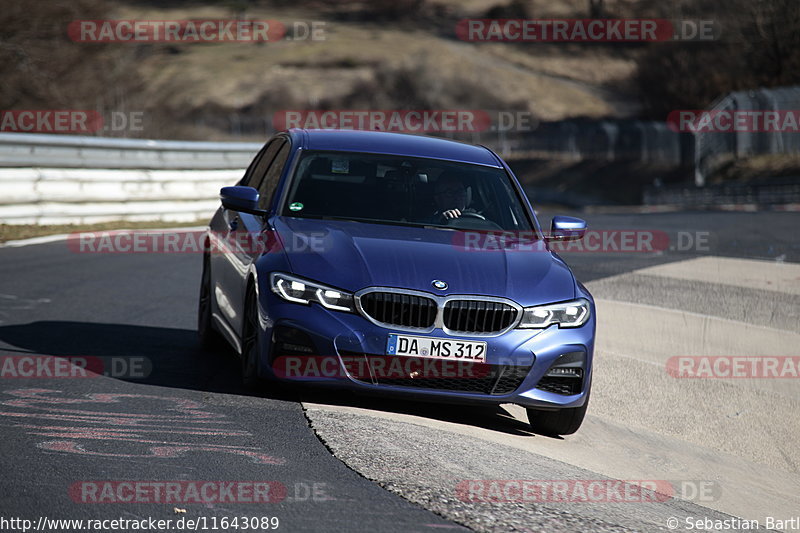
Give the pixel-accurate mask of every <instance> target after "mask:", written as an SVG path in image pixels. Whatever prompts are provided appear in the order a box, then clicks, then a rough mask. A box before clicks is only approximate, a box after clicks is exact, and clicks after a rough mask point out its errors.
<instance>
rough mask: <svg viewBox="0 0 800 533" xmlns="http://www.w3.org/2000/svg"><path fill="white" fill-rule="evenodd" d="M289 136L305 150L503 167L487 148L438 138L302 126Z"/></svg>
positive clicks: (290, 131) (290, 132)
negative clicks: (302, 127)
mask: <svg viewBox="0 0 800 533" xmlns="http://www.w3.org/2000/svg"><path fill="white" fill-rule="evenodd" d="M289 135H290V136H291V137H292V138H293V140H294V141H295V143H297V144H300V145H301V146H302V147H303V148H304V149H306V150H321V151H323V150H324V151H340V152H366V153H377V154H390V155H400V156H409V157H423V158H429V159H445V160H449V161H458V162H462V163H473V164H477V165H486V166H491V167H498V168H499V167H501V164H500V162H499V160H498V158H497V156H495V155H494V154H493V153H492V152H491V151H490V150H489V149H488V148H485V147H483V146H475V145H472V144H467V143H462V142H457V141H450V140H447V139H439V138H436V137H426V136H422V135H407V134H403V133H388V132H385V131H360V130H303V129H291V130H289Z"/></svg>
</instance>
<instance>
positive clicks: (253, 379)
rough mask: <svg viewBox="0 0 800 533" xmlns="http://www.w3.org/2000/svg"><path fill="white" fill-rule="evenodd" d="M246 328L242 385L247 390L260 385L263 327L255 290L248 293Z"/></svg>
mask: <svg viewBox="0 0 800 533" xmlns="http://www.w3.org/2000/svg"><path fill="white" fill-rule="evenodd" d="M245 301H246V304H245V315H244V327H243V329H242V384H243V385H244V386H245V387H247V388H250V389H251V388H255V387H256V386H257V385H258V382H259V378H258V351H259V342H258V340H259V338H260V336H261V334H260V333H261V327H260V326H259V321H258V302H257V300H256V293H255V291H254V290H248V291H247V299H246V300H245Z"/></svg>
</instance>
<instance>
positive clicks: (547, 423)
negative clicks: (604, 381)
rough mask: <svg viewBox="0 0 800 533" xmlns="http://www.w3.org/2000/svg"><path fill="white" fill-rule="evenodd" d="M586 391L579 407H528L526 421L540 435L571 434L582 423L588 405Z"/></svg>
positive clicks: (587, 392) (587, 393)
mask: <svg viewBox="0 0 800 533" xmlns="http://www.w3.org/2000/svg"><path fill="white" fill-rule="evenodd" d="M590 390H591V389H587V391H586V401H585V402H584V403H583V405H582V406H580V407H569V408H566V409H558V410H557V411H545V410H544V409H535V408H531V407H529V408H528V409H527V411H528V422H529V423H530V425H531V428H532V429H533V431H534V432H535V433H539V434H541V435H572V434H573V433H575V432H576V431H578V428H580V427H581V424H582V423H583V418H584V417H585V416H586V409H587V408H588V407H589V391H590Z"/></svg>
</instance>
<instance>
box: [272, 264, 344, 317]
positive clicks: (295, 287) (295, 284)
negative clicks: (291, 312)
mask: <svg viewBox="0 0 800 533" xmlns="http://www.w3.org/2000/svg"><path fill="white" fill-rule="evenodd" d="M269 281H270V287H271V288H272V292H274V293H275V294H277V295H278V296H280V297H281V298H283V299H284V300H286V301H288V302H294V303H298V304H310V303H311V302H317V303H318V304H320V305H322V306H323V307H325V308H327V309H333V310H335V311H348V312H351V313H355V312H356V308H355V303H354V299H353V295H352V294H350V293H349V292H344V291H340V290H339V289H334V288H333V287H328V286H326V285H322V284H321V283H317V282H315V281H309V280H307V279H303V278H298V277H297V276H291V275H289V274H284V273H282V272H273V273H272V274H270V277H269Z"/></svg>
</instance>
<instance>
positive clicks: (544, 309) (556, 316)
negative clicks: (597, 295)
mask: <svg viewBox="0 0 800 533" xmlns="http://www.w3.org/2000/svg"><path fill="white" fill-rule="evenodd" d="M590 314H591V307H590V306H589V300H586V299H585V298H579V299H577V300H573V301H571V302H564V303H560V304H551V305H538V306H536V307H526V308H525V309H524V310H523V313H522V321H521V322H520V323H519V326H517V327H518V328H546V327H547V326H549V325H551V324H558V327H560V328H577V327H580V326H582V325H584V324H585V323H586V321H587V320H589V315H590Z"/></svg>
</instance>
